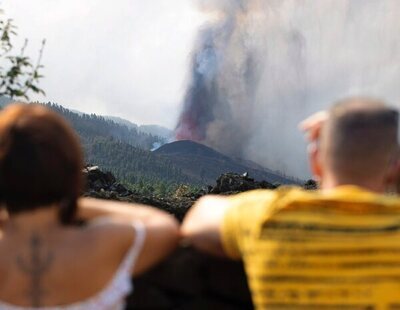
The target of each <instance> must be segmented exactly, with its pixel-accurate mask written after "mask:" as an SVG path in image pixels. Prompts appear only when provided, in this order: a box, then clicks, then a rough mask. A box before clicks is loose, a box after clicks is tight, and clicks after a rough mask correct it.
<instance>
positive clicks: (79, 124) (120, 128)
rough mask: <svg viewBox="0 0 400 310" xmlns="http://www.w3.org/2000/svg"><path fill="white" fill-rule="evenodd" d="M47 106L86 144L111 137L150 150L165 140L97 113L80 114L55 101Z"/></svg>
mask: <svg viewBox="0 0 400 310" xmlns="http://www.w3.org/2000/svg"><path fill="white" fill-rule="evenodd" d="M45 106H47V107H49V108H51V109H53V110H54V111H56V112H57V113H59V114H61V115H62V116H63V117H64V118H65V119H67V120H68V121H69V122H70V124H71V125H72V127H74V129H75V130H76V131H77V132H78V134H79V136H80V137H81V141H82V143H83V144H84V145H87V144H93V141H94V139H96V138H109V139H111V140H115V141H120V142H124V143H126V144H129V145H131V146H134V147H138V148H141V149H145V150H150V149H152V148H153V144H154V143H156V142H160V143H164V142H165V141H164V139H163V138H161V137H157V136H153V135H150V134H147V133H142V132H140V131H138V130H137V129H136V128H132V127H128V126H126V125H121V124H117V123H116V122H114V121H112V120H108V119H105V118H104V117H102V116H98V115H96V114H91V115H88V114H78V113H75V112H72V111H71V110H68V109H65V108H64V107H62V106H60V105H57V104H54V103H47V104H46V105H45Z"/></svg>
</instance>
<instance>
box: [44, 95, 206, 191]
mask: <svg viewBox="0 0 400 310" xmlns="http://www.w3.org/2000/svg"><path fill="white" fill-rule="evenodd" d="M46 106H48V107H50V108H51V109H53V110H55V111H56V112H57V113H59V114H61V115H62V116H63V117H64V118H65V119H67V120H68V121H69V122H70V124H71V125H72V126H73V127H74V129H75V130H76V131H77V132H78V134H79V137H80V139H81V142H82V144H83V147H84V151H85V159H86V162H87V163H90V164H93V165H98V166H100V167H101V169H103V170H108V171H111V172H112V173H114V174H115V175H116V176H117V178H118V179H120V180H123V181H124V182H125V183H128V184H130V185H132V187H133V188H135V189H138V190H146V191H158V192H160V194H163V192H164V191H168V190H169V189H171V188H174V187H176V186H177V184H182V183H185V184H193V185H200V184H199V182H198V181H197V180H196V179H195V178H191V177H190V176H187V175H186V174H184V173H182V171H181V169H179V168H177V167H176V166H175V165H173V164H172V162H171V161H170V160H169V159H167V158H164V157H162V156H159V155H157V154H154V153H152V152H151V151H150V149H151V148H152V147H153V145H154V144H157V143H163V142H164V138H161V137H158V136H153V135H151V134H147V133H143V132H141V131H139V130H137V129H136V128H135V127H133V126H126V125H123V124H121V122H119V123H116V122H115V121H113V120H110V119H106V118H104V117H102V116H97V115H95V114H91V115H88V114H83V113H75V112H72V111H71V110H68V109H66V108H64V107H62V106H60V105H57V104H50V103H49V104H46Z"/></svg>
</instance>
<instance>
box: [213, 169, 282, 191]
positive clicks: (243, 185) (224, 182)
mask: <svg viewBox="0 0 400 310" xmlns="http://www.w3.org/2000/svg"><path fill="white" fill-rule="evenodd" d="M277 187H278V186H277V185H274V184H271V183H269V182H266V181H262V182H257V181H255V180H254V179H252V178H250V177H249V176H248V174H247V173H245V174H243V175H240V174H237V173H226V174H223V175H221V176H220V177H219V178H218V180H217V185H216V186H214V187H213V188H211V189H210V190H209V193H210V194H235V193H241V192H245V191H249V190H253V189H276V188H277Z"/></svg>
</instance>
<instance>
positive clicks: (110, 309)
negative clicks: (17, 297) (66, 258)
mask: <svg viewBox="0 0 400 310" xmlns="http://www.w3.org/2000/svg"><path fill="white" fill-rule="evenodd" d="M132 226H133V227H134V229H135V232H136V235H135V236H136V237H135V240H134V241H133V243H132V245H131V247H130V249H129V250H128V252H127V253H126V255H125V257H124V259H123V260H122V262H121V264H120V266H119V267H118V269H117V271H116V273H115V275H114V277H113V278H112V279H111V280H110V282H109V283H108V284H107V285H106V287H105V288H104V289H102V290H101V291H100V292H99V293H97V294H96V295H94V296H93V297H90V298H88V299H86V300H83V301H81V302H77V303H73V304H70V305H65V306H53V307H40V308H31V307H19V306H15V305H11V304H8V303H4V302H1V301H0V309H1V310H3V309H4V310H122V309H124V308H125V298H126V297H127V295H129V294H130V293H131V292H133V285H132V281H131V278H132V273H131V270H132V268H133V267H134V265H135V262H136V259H137V257H138V255H139V253H140V250H141V249H142V247H143V243H144V240H145V237H146V230H145V227H144V225H143V223H141V222H134V223H132Z"/></svg>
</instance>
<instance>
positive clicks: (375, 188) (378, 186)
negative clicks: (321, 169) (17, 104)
mask: <svg viewBox="0 0 400 310" xmlns="http://www.w3.org/2000/svg"><path fill="white" fill-rule="evenodd" d="M345 185H353V186H358V187H362V188H364V189H366V190H369V191H371V192H375V193H378V194H383V193H385V192H386V186H385V185H384V184H383V182H377V180H354V179H353V180H351V179H341V178H335V177H329V178H324V179H323V180H322V182H321V189H322V190H324V191H328V190H332V189H334V188H336V187H339V186H345Z"/></svg>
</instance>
